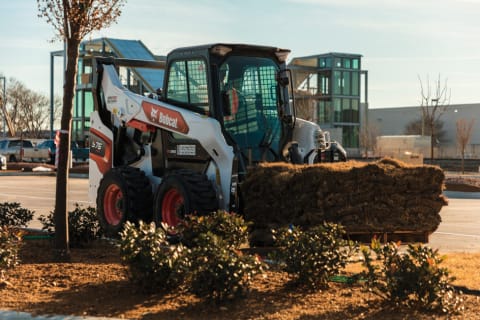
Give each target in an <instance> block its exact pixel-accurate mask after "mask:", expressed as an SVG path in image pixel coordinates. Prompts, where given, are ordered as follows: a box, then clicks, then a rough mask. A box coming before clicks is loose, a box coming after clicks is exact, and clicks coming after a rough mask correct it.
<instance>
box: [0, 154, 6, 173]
mask: <svg viewBox="0 0 480 320" xmlns="http://www.w3.org/2000/svg"><path fill="white" fill-rule="evenodd" d="M0 170H7V157H5V156H4V155H3V154H0Z"/></svg>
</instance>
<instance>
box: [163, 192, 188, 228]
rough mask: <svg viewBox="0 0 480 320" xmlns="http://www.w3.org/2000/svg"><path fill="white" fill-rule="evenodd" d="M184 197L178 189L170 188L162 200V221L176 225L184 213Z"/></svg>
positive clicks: (172, 225)
mask: <svg viewBox="0 0 480 320" xmlns="http://www.w3.org/2000/svg"><path fill="white" fill-rule="evenodd" d="M183 211H184V199H183V196H182V194H181V193H180V192H178V190H177V189H170V190H168V191H167V192H166V193H165V196H164V197H163V202H162V221H163V222H165V223H166V224H168V225H169V226H171V227H175V226H176V225H178V224H179V223H180V221H181V217H182V216H183V214H184V212H183Z"/></svg>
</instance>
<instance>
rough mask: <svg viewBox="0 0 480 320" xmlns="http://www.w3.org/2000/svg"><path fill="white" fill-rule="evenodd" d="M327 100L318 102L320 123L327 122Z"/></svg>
mask: <svg viewBox="0 0 480 320" xmlns="http://www.w3.org/2000/svg"><path fill="white" fill-rule="evenodd" d="M325 107H326V106H325V101H319V102H318V123H325V122H326V119H325V111H326V110H325Z"/></svg>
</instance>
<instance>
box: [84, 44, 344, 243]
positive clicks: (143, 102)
mask: <svg viewBox="0 0 480 320" xmlns="http://www.w3.org/2000/svg"><path fill="white" fill-rule="evenodd" d="M289 52H290V51H289V50H285V49H278V48H273V47H263V46H252V45H239V44H214V45H205V46H196V47H188V48H180V49H176V50H173V51H172V52H171V53H170V54H169V55H168V56H167V60H166V63H165V62H153V61H138V60H125V59H113V58H96V59H94V72H93V73H94V76H93V84H92V86H93V90H92V91H93V96H94V107H95V110H94V112H93V113H92V114H91V116H90V125H91V128H90V137H89V138H90V160H89V170H90V174H89V175H90V182H89V194H90V198H91V199H92V201H96V204H97V212H98V215H99V220H100V223H101V226H102V228H103V229H104V231H106V233H107V234H110V235H114V234H116V233H118V232H119V231H120V230H121V228H122V225H123V223H124V222H125V221H126V220H134V221H135V220H140V219H141V220H153V221H156V222H157V223H159V222H164V223H166V224H167V225H171V226H174V225H176V224H178V223H179V221H180V220H181V219H182V217H184V216H185V214H203V213H208V212H212V211H215V210H217V209H223V210H227V211H233V212H239V213H241V212H242V181H243V179H244V178H245V175H246V172H247V170H248V168H249V166H253V165H255V164H256V163H259V162H263V161H268V162H272V161H287V162H291V163H315V162H319V161H321V160H320V159H322V157H321V154H322V152H328V151H329V147H330V144H331V143H330V138H329V135H328V132H324V131H322V130H321V129H320V127H319V126H318V125H317V124H315V123H312V122H309V121H306V120H302V119H299V118H296V117H295V108H294V104H293V99H292V97H291V96H290V94H289V92H293V90H292V89H293V88H292V86H291V82H290V81H289V70H287V69H286V65H285V60H286V58H287V56H288V54H289ZM119 66H124V67H125V66H126V67H130V68H161V69H163V70H164V84H163V88H162V89H161V90H160V89H159V90H158V91H157V92H155V93H151V94H150V95H139V94H136V93H134V92H132V91H130V90H128V89H127V88H125V87H124V86H123V85H122V83H121V81H120V78H119V74H118V67H119ZM142 70H143V69H142ZM339 147H340V148H341V146H339ZM342 150H343V149H342ZM323 158H325V157H323Z"/></svg>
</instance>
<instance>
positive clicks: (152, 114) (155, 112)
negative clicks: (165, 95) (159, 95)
mask: <svg viewBox="0 0 480 320" xmlns="http://www.w3.org/2000/svg"><path fill="white" fill-rule="evenodd" d="M150 117H151V118H152V120H153V121H154V122H157V121H158V109H155V108H152V109H151V111H150Z"/></svg>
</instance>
